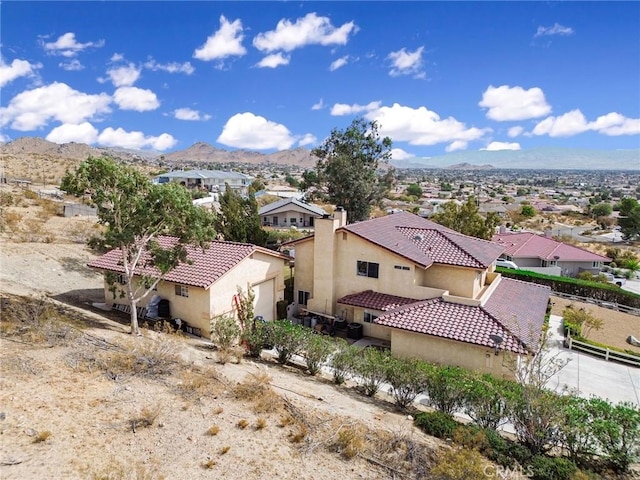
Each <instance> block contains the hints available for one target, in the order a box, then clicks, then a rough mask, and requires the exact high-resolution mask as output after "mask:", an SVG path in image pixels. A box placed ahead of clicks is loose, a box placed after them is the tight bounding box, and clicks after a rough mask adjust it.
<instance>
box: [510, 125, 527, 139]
mask: <svg viewBox="0 0 640 480" xmlns="http://www.w3.org/2000/svg"><path fill="white" fill-rule="evenodd" d="M522 132H524V128H523V127H521V126H519V125H518V126H516V127H511V128H510V129H509V131H507V135H509V137H510V138H515V137H517V136H520V135H522Z"/></svg>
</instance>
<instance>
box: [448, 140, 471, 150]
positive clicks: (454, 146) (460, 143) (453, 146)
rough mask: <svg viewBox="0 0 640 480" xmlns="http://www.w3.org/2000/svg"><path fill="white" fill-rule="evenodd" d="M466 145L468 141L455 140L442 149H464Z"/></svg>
mask: <svg viewBox="0 0 640 480" xmlns="http://www.w3.org/2000/svg"><path fill="white" fill-rule="evenodd" d="M468 145H469V143H468V142H465V141H464V140H456V141H455V142H451V144H449V145H447V146H446V147H445V149H444V150H445V152H455V151H456V150H466V149H467V146H468Z"/></svg>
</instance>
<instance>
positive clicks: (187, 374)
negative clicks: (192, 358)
mask: <svg viewBox="0 0 640 480" xmlns="http://www.w3.org/2000/svg"><path fill="white" fill-rule="evenodd" d="M179 375H180V379H179V381H178V384H177V385H176V388H177V390H178V393H180V395H182V397H184V398H185V399H188V400H192V399H200V398H202V397H205V396H209V395H215V394H217V393H219V392H220V390H221V386H222V384H221V383H220V377H219V375H218V372H217V371H216V370H215V369H214V368H213V367H208V368H200V367H191V368H189V369H185V370H182V371H181V372H180V374H179Z"/></svg>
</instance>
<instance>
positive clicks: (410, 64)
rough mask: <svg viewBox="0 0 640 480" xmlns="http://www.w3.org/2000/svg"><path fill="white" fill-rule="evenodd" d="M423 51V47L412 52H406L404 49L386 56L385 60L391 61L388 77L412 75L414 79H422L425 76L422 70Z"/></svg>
mask: <svg viewBox="0 0 640 480" xmlns="http://www.w3.org/2000/svg"><path fill="white" fill-rule="evenodd" d="M423 51H424V47H419V48H418V49H416V50H415V51H414V52H407V49H406V48H402V49H400V50H398V51H397V52H391V53H390V54H389V55H387V60H391V70H390V71H389V75H391V76H392V77H398V76H400V75H413V76H414V77H415V78H424V77H425V75H426V74H425V72H424V70H423V66H424V63H423V60H422V52H423Z"/></svg>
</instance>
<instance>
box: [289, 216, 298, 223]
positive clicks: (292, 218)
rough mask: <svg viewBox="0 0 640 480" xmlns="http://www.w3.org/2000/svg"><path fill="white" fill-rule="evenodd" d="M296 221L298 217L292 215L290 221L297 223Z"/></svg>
mask: <svg viewBox="0 0 640 480" xmlns="http://www.w3.org/2000/svg"><path fill="white" fill-rule="evenodd" d="M296 222H297V219H296V217H291V219H290V221H289V223H291V224H292V225H295V223H296Z"/></svg>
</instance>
